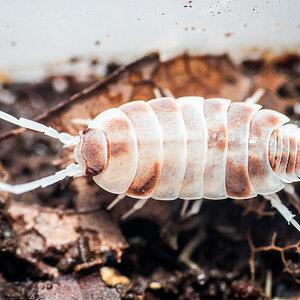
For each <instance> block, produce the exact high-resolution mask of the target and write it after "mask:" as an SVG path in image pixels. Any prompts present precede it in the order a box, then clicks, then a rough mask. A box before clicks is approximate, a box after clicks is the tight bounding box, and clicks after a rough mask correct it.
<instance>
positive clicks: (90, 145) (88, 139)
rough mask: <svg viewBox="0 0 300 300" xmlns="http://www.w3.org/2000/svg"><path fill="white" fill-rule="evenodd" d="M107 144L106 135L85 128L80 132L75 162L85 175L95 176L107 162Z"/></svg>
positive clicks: (75, 150) (98, 130)
mask: <svg viewBox="0 0 300 300" xmlns="http://www.w3.org/2000/svg"><path fill="white" fill-rule="evenodd" d="M107 147H108V143H107V137H106V134H105V133H104V132H103V131H102V130H100V129H96V128H87V129H85V130H84V131H82V132H80V143H79V144H78V145H77V146H76V147H75V149H74V154H75V160H76V162H77V163H79V164H80V165H81V166H82V168H83V169H84V172H85V174H86V175H90V176H96V175H98V174H100V173H101V172H102V171H103V170H104V169H105V167H106V165H107V162H108V150H107Z"/></svg>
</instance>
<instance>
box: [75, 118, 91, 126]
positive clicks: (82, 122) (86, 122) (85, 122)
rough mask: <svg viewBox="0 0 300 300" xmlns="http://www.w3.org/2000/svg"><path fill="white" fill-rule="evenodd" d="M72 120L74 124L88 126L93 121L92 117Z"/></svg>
mask: <svg viewBox="0 0 300 300" xmlns="http://www.w3.org/2000/svg"><path fill="white" fill-rule="evenodd" d="M71 122H72V123H73V124H79V125H86V126H89V125H90V124H91V122H92V119H77V118H75V119H72V120H71Z"/></svg>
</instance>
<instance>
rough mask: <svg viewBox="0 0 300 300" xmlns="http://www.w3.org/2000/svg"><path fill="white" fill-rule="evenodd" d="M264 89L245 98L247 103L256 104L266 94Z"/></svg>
mask: <svg viewBox="0 0 300 300" xmlns="http://www.w3.org/2000/svg"><path fill="white" fill-rule="evenodd" d="M264 93H265V90H264V89H262V88H261V89H258V90H257V91H256V92H255V93H254V94H253V95H252V96H251V97H249V98H247V99H246V100H245V103H249V104H256V103H257V102H258V101H259V100H260V99H261V98H262V97H263V95H264Z"/></svg>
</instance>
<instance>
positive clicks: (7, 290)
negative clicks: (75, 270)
mask: <svg viewBox="0 0 300 300" xmlns="http://www.w3.org/2000/svg"><path fill="white" fill-rule="evenodd" d="M0 297H1V299H43V300H92V299H98V300H119V299H120V297H119V295H118V293H117V292H116V290H115V289H114V288H109V287H106V286H105V283H104V282H103V280H102V279H101V277H100V275H99V274H97V273H95V274H91V275H87V276H84V277H81V278H76V277H73V276H62V277H60V278H57V279H54V280H51V281H50V280H48V281H41V282H22V283H15V284H2V285H0Z"/></svg>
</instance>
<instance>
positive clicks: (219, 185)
mask: <svg viewBox="0 0 300 300" xmlns="http://www.w3.org/2000/svg"><path fill="white" fill-rule="evenodd" d="M261 95H262V91H261V90H258V92H257V93H256V94H254V95H253V96H252V97H250V98H248V99H247V100H246V101H245V102H231V100H229V99H220V98H216V99H206V100H204V99H203V98H201V97H181V98H178V99H176V100H175V99H174V98H172V97H162V98H157V99H153V100H150V101H148V102H145V101H133V102H129V103H127V104H124V105H122V106H120V107H119V108H111V109H108V110H106V111H104V112H102V113H100V114H99V115H98V116H96V117H95V118H94V119H93V120H90V121H89V122H88V127H87V128H86V129H85V130H83V131H80V132H79V135H78V136H71V135H69V134H67V133H59V132H57V131H56V130H55V129H53V128H51V127H47V126H45V125H42V124H39V123H37V122H34V121H31V120H28V119H24V118H20V119H16V118H15V117H13V116H11V115H9V114H7V113H4V112H0V119H3V120H6V121H8V122H11V123H14V124H16V125H18V126H21V127H24V128H28V129H31V130H35V131H39V132H42V133H44V134H45V135H48V136H51V137H53V138H56V139H59V140H60V141H61V142H62V143H63V144H65V145H66V146H70V147H71V146H75V149H74V157H75V163H72V164H70V165H69V166H67V168H66V169H64V170H62V171H59V172H57V173H55V174H54V175H52V176H48V177H45V178H42V179H39V180H36V181H33V182H30V183H25V184H20V185H9V184H7V183H0V189H1V190H3V191H8V192H11V193H15V194H20V193H24V192H28V191H31V190H34V189H36V188H38V187H46V186H48V185H51V184H53V183H55V182H58V181H60V180H63V179H64V178H65V177H67V176H69V177H78V176H83V175H87V176H92V177H93V180H94V181H95V182H96V184H97V185H99V186H100V187H101V188H103V189H104V190H106V191H109V192H111V193H114V194H118V195H120V196H119V197H117V198H116V200H115V201H114V203H113V205H114V204H116V203H117V202H118V201H119V200H120V199H122V197H124V196H125V195H127V196H130V197H133V198H137V199H139V200H138V201H137V202H136V204H135V205H134V207H133V208H132V209H131V211H130V212H128V213H127V214H126V216H128V215H129V214H131V213H132V212H134V211H135V210H137V209H139V208H140V207H141V206H143V204H144V203H145V202H146V201H147V199H149V198H153V199H157V200H174V199H177V198H180V199H183V200H185V203H188V200H197V199H203V198H205V199H211V200H220V199H226V198H228V197H230V198H233V199H248V198H253V197H255V196H257V195H263V196H264V197H266V198H267V199H269V200H270V201H271V203H272V205H273V206H274V207H275V208H277V209H278V211H279V212H280V213H281V214H282V215H283V216H284V217H285V218H286V220H287V221H288V222H291V223H292V224H293V225H294V226H295V227H296V228H297V229H298V230H299V231H300V226H299V224H298V223H297V222H296V221H295V220H294V219H293V217H294V215H292V213H291V212H290V211H289V210H288V209H287V208H286V207H285V206H284V205H283V204H282V203H281V201H280V199H279V197H278V196H277V195H276V192H278V191H280V190H281V189H283V188H285V186H286V185H287V184H289V183H291V182H295V181H299V180H300V179H299V177H300V129H299V128H298V127H297V126H296V125H292V124H286V123H288V122H289V118H288V117H287V116H285V115H283V114H281V113H279V112H276V111H274V110H269V109H262V107H261V106H260V105H258V104H256V102H257V100H258V99H259V97H260V96H261ZM287 190H288V191H290V190H291V187H290V186H288V188H287ZM195 203H196V205H195V207H194V208H192V210H193V212H195V211H197V210H199V208H200V205H201V201H196V202H195ZM111 206H112V205H111ZM111 206H110V207H111Z"/></svg>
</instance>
